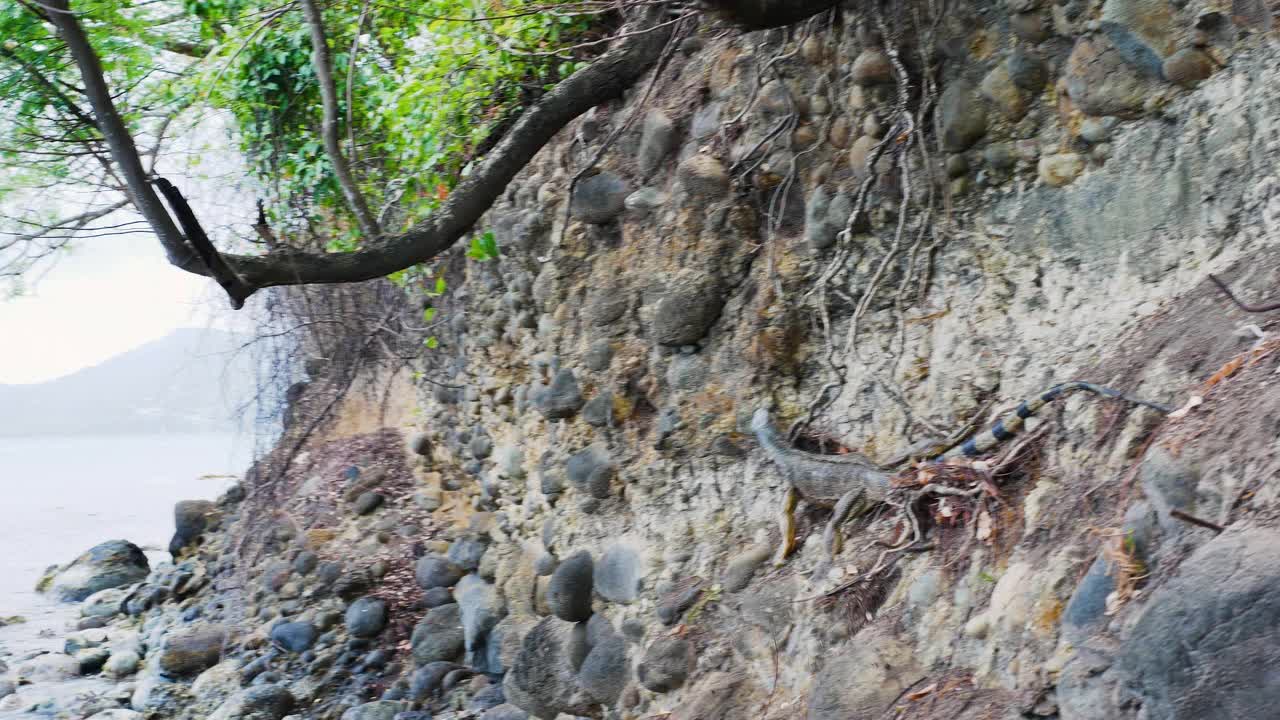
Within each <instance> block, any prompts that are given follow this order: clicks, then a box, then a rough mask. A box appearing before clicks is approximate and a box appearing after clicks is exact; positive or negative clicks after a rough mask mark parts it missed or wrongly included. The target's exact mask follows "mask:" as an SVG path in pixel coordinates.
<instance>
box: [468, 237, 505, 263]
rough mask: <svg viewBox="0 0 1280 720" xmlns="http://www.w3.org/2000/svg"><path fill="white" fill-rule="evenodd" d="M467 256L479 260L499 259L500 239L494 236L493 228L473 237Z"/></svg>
mask: <svg viewBox="0 0 1280 720" xmlns="http://www.w3.org/2000/svg"><path fill="white" fill-rule="evenodd" d="M467 257H469V258H471V259H472V260H475V261H477V262H485V261H487V260H497V259H498V241H497V239H496V238H494V236H493V231H492V230H486V231H484V233H482V234H480V235H475V236H473V237H472V238H471V248H470V249H469V250H467Z"/></svg>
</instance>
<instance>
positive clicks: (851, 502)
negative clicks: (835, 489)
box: [822, 488, 867, 558]
mask: <svg viewBox="0 0 1280 720" xmlns="http://www.w3.org/2000/svg"><path fill="white" fill-rule="evenodd" d="M864 495H865V492H864V491H863V489H862V488H855V489H853V490H850V491H849V492H847V493H845V494H844V495H843V496H842V497H841V498H840V501H839V502H837V503H836V507H835V509H834V510H832V511H831V520H830V521H829V522H827V529H826V531H825V532H824V533H823V534H822V539H823V540H824V541H825V544H826V546H827V552H829V553H830V555H831V557H832V558H835V556H836V555H838V554H840V549H841V547H842V546H843V545H844V541H843V538H842V537H841V535H840V526H841V525H842V524H843V523H844V521H845V520H846V519H848V518H849V516H850V515H851V514H852V515H853V516H854V517H857V516H858V515H860V514H862V511H863V509H864V508H866V506H867V503H866V501H865V499H864ZM855 508H856V509H855Z"/></svg>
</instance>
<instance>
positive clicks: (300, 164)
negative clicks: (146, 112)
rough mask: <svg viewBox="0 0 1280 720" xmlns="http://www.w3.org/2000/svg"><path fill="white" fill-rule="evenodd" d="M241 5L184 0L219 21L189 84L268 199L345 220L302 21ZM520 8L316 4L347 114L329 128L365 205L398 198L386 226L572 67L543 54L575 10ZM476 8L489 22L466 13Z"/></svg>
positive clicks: (240, 0)
mask: <svg viewBox="0 0 1280 720" xmlns="http://www.w3.org/2000/svg"><path fill="white" fill-rule="evenodd" d="M249 2H250V0H188V5H189V7H192V8H199V10H198V14H199V15H200V18H201V21H202V23H203V24H204V25H205V26H219V25H225V26H228V27H229V28H230V29H229V30H228V31H227V32H226V33H225V35H224V36H223V37H222V38H221V40H220V42H219V44H218V50H217V52H216V53H215V56H214V58H213V59H212V60H211V62H210V63H209V64H208V66H207V67H206V68H205V70H204V73H203V74H202V75H201V76H199V77H198V78H197V79H196V80H195V81H194V82H195V84H196V85H198V86H200V87H201V88H202V89H203V92H205V93H208V94H209V95H210V96H211V98H212V99H213V102H214V103H215V104H216V105H218V106H221V107H225V108H227V109H229V110H231V112H232V113H234V115H235V117H236V120H237V122H238V127H239V131H240V134H241V141H242V147H243V150H244V151H245V153H246V155H247V156H248V157H249V158H250V160H251V164H252V166H253V167H254V168H255V169H256V171H257V172H258V174H259V178H260V179H261V180H262V181H263V182H264V184H266V185H267V186H268V187H270V188H271V189H272V190H273V191H274V194H275V195H276V198H275V202H274V203H273V205H275V206H277V207H279V206H291V207H294V208H297V207H305V208H308V209H309V210H310V211H312V212H321V211H328V212H331V213H333V214H336V215H338V216H341V217H348V212H347V209H346V208H345V205H344V202H343V198H342V195H341V193H340V191H339V188H338V185H337V183H336V181H335V178H334V176H333V169H332V166H331V164H330V162H329V159H328V157H327V155H326V154H325V152H324V147H323V144H322V142H321V140H320V138H319V136H318V134H317V129H318V127H319V124H320V120H321V109H320V98H319V92H318V89H317V87H316V83H315V74H314V71H313V70H312V66H311V44H310V38H309V35H308V28H307V26H306V24H305V23H304V21H303V18H302V17H301V14H300V13H297V12H291V13H286V14H283V15H279V16H273V15H272V14H271V9H272V8H274V7H276V6H275V5H272V4H265V3H264V4H262V5H261V6H256V5H255V6H250V5H249ZM530 6H531V3H529V2H527V0H515V1H514V2H510V3H507V4H504V5H499V4H497V3H496V2H495V3H493V4H492V5H491V6H489V7H484V6H482V5H479V4H475V3H472V2H464V1H463V0H429V1H428V2H422V3H417V4H414V5H413V6H411V7H409V6H398V5H382V4H376V3H362V2H355V1H352V2H333V3H329V4H327V5H326V6H325V25H326V28H325V29H326V31H327V33H328V36H329V48H330V55H331V59H332V62H333V65H334V74H335V77H336V83H337V86H338V87H337V90H338V96H339V104H340V107H339V114H340V115H341V117H343V118H344V120H345V119H346V118H349V119H350V125H349V126H347V125H346V123H345V122H344V123H343V125H344V127H343V128H342V129H341V133H342V136H343V139H344V141H345V142H344V143H343V144H344V150H345V152H346V153H347V154H348V157H349V159H350V160H351V161H352V165H353V167H354V168H355V170H356V175H357V176H358V177H359V179H360V182H361V190H362V191H363V192H364V194H365V195H366V197H367V198H368V200H369V202H370V204H371V205H372V206H374V207H381V206H383V205H384V204H385V203H387V202H388V201H398V202H399V204H400V206H401V209H402V213H401V214H400V216H399V217H398V218H397V220H398V225H399V227H389V228H386V229H387V230H388V231H392V232H394V231H396V230H400V229H403V228H405V227H407V226H409V225H411V224H413V223H415V222H417V221H419V220H421V219H422V218H423V217H424V216H425V215H427V214H428V213H429V212H430V211H431V210H432V209H433V208H435V207H436V206H438V205H439V203H440V202H442V201H443V200H444V199H446V198H447V197H448V194H449V192H450V191H451V190H452V189H453V187H454V185H455V184H456V182H457V180H458V179H459V177H461V176H465V173H466V169H467V165H468V163H469V162H471V161H472V160H473V155H474V153H475V151H476V149H477V148H478V147H479V146H480V145H481V143H482V142H483V141H484V140H485V138H486V137H488V135H489V134H490V133H491V132H492V131H493V129H494V128H495V127H496V125H497V124H498V123H499V122H501V121H502V120H503V119H504V118H505V117H508V116H509V115H510V114H511V113H513V112H516V111H518V110H519V109H520V108H521V107H522V103H523V102H525V101H526V100H527V99H529V98H530V97H532V96H533V94H534V93H536V92H540V91H541V89H542V88H543V87H545V86H547V85H549V84H551V83H553V82H554V81H556V80H558V79H559V78H560V77H561V76H563V75H564V74H566V73H569V72H573V71H574V70H576V69H578V67H580V66H581V63H580V62H578V61H577V60H568V61H566V60H563V59H561V58H559V57H557V56H556V55H555V54H554V53H553V52H552V51H554V49H555V48H557V47H558V46H559V45H560V44H562V43H564V42H567V41H568V40H569V39H571V38H574V37H578V36H580V35H581V34H582V33H583V32H585V31H586V30H587V29H588V27H589V24H588V21H587V20H585V19H583V18H581V17H577V16H571V15H561V14H553V13H547V12H529V13H528V14H523V12H524V9H525V8H528V7H530ZM481 9H482V10H483V12H484V13H488V15H481V14H480V11H481ZM483 17H490V18H493V19H489V20H474V19H473V18H483ZM238 18H244V20H239V19H238ZM264 18H265V19H264ZM531 51H532V52H535V53H538V52H545V53H546V54H545V55H538V54H534V55H530V54H529V53H530V52H531ZM358 244H359V239H358V238H346V239H339V240H336V241H331V242H330V243H329V246H328V247H329V249H330V250H331V251H336V252H341V251H345V250H350V249H354V248H355V247H357V246H358Z"/></svg>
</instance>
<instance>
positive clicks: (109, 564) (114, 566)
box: [49, 540, 151, 602]
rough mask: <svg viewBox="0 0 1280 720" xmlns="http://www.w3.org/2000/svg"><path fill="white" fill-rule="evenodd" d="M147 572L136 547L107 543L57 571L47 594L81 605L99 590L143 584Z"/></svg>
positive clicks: (145, 563)
mask: <svg viewBox="0 0 1280 720" xmlns="http://www.w3.org/2000/svg"><path fill="white" fill-rule="evenodd" d="M150 571H151V566H150V564H149V563H148V562H147V556H146V555H145V554H143V552H142V549H141V548H139V547H138V546H137V545H134V544H133V543H131V542H129V541H127V540H108V541H107V542H104V543H102V544H100V545H96V546H94V547H93V548H91V549H90V550H89V551H88V552H86V553H85V554H83V555H81V556H80V557H78V558H76V559H75V561H74V562H72V563H71V564H69V565H67V566H65V567H63V568H61V569H59V570H58V572H57V573H56V574H55V575H54V576H53V579H52V581H51V582H50V584H49V591H50V592H51V593H53V595H54V596H56V597H57V598H58V599H59V600H62V601H63V602H80V601H81V600H84V599H85V598H87V597H89V596H90V595H93V594H94V593H96V592H99V591H101V590H106V589H108V588H116V587H121V586H123V585H132V584H133V583H137V582H142V581H143V580H145V579H147V574H148V573H149V572H150Z"/></svg>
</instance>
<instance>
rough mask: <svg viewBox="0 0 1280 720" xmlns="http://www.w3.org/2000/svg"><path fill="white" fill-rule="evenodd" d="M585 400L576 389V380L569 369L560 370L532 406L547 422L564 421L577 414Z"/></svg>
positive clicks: (578, 389)
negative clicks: (535, 407) (534, 406)
mask: <svg viewBox="0 0 1280 720" xmlns="http://www.w3.org/2000/svg"><path fill="white" fill-rule="evenodd" d="M584 402H585V400H584V399H583V397H582V390H581V389H580V388H579V387H578V378H577V377H576V376H575V375H574V374H573V371H572V370H570V369H569V368H561V369H560V371H559V372H557V373H556V374H555V377H554V378H552V380H551V385H550V387H547V388H544V389H543V390H542V391H541V392H539V393H538V395H537V397H536V398H535V399H534V405H536V406H537V408H538V411H539V412H541V413H542V415H543V416H544V417H546V418H547V419H548V420H565V419H568V418H571V417H573V416H574V415H576V414H578V410H579V409H581V408H582V405H583V403H584Z"/></svg>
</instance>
